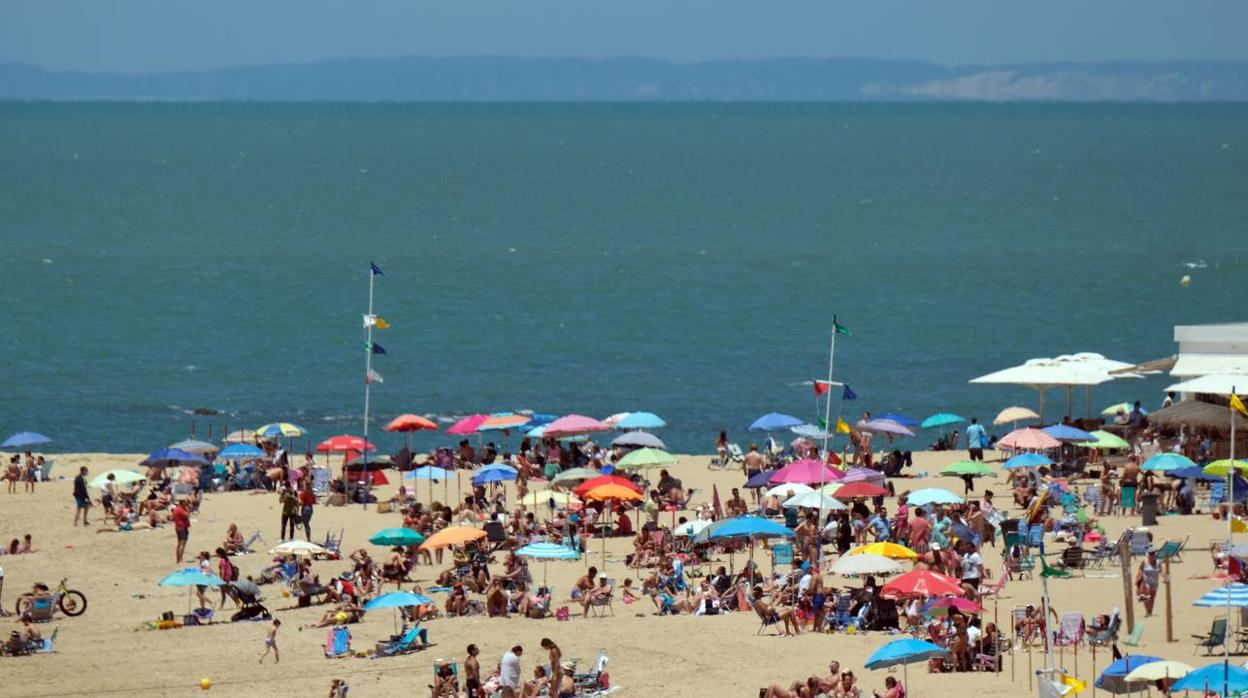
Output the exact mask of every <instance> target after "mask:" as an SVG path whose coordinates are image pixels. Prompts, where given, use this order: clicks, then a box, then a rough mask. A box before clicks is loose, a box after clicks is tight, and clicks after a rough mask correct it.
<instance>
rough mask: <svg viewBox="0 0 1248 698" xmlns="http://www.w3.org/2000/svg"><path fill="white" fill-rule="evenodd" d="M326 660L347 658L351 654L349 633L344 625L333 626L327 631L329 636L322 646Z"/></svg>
mask: <svg viewBox="0 0 1248 698" xmlns="http://www.w3.org/2000/svg"><path fill="white" fill-rule="evenodd" d="M322 648H323V649H324V650H325V658H326V659H334V658H337V657H347V656H350V654H351V631H350V630H348V629H347V626H345V625H335V626H334V627H332V628H330V629H329V635H328V636H327V637H326V638H325V644H324V645H323V646H322Z"/></svg>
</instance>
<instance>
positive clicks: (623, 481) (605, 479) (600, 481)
mask: <svg viewBox="0 0 1248 698" xmlns="http://www.w3.org/2000/svg"><path fill="white" fill-rule="evenodd" d="M602 485H618V486H620V487H627V488H628V489H630V490H633V491H634V492H637V493H638V494H640V493H641V488H640V487H638V486H637V485H636V484H635V483H634V482H633V481H632V480H629V479H628V478H626V477H621V476H619V475H598V476H596V477H593V478H590V479H588V480H586V481H584V482H582V483H581V484H579V485H577V486H576V487H575V488H573V489H572V493H573V494H575V495H576V496H578V497H581V498H584V496H585V493H586V492H589V491H590V490H592V489H594V488H595V487H600V486H602Z"/></svg>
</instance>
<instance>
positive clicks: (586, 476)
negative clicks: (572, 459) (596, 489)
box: [550, 468, 602, 485]
mask: <svg viewBox="0 0 1248 698" xmlns="http://www.w3.org/2000/svg"><path fill="white" fill-rule="evenodd" d="M599 475H602V473H600V472H598V471H597V470H594V469H592V468H571V469H569V470H565V471H563V472H562V473H559V474H558V475H556V476H555V479H554V480H551V481H550V484H552V485H579V484H581V483H582V482H585V481H586V480H591V479H593V478H596V477H598V476H599Z"/></svg>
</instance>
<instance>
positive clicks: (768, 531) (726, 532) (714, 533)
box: [707, 514, 795, 540]
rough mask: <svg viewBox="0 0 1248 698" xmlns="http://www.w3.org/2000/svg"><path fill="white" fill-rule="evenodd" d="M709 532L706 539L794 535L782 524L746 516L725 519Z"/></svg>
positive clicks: (751, 515)
mask: <svg viewBox="0 0 1248 698" xmlns="http://www.w3.org/2000/svg"><path fill="white" fill-rule="evenodd" d="M707 530H710V531H711V532H710V534H709V535H708V538H710V539H711V540H721V539H725V538H792V537H793V536H794V535H795V534H794V533H793V531H791V530H789V529H788V528H786V527H785V526H784V525H783V524H779V523H776V522H775V521H770V520H768V519H764V518H762V517H761V516H754V515H753V514H746V515H745V516H738V517H735V518H732V519H725V520H724V521H723V523H722V525H719V526H715V527H714V529H707Z"/></svg>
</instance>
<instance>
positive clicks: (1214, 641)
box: [1192, 618, 1226, 657]
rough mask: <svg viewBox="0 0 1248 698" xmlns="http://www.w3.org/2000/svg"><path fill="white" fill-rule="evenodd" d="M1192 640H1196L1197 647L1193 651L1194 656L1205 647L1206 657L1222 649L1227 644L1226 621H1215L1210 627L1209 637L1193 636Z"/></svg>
mask: <svg viewBox="0 0 1248 698" xmlns="http://www.w3.org/2000/svg"><path fill="white" fill-rule="evenodd" d="M1192 639H1193V640H1196V647H1195V648H1194V649H1193V650H1192V654H1196V652H1197V651H1198V650H1199V649H1200V648H1202V647H1203V648H1204V649H1205V656H1206V657H1207V656H1209V655H1210V654H1212V653H1213V650H1215V649H1217V648H1219V647H1221V646H1222V644H1223V643H1224V642H1226V619H1225V618H1216V619H1214V621H1213V625H1210V626H1209V634H1208V635H1193V636H1192Z"/></svg>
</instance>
